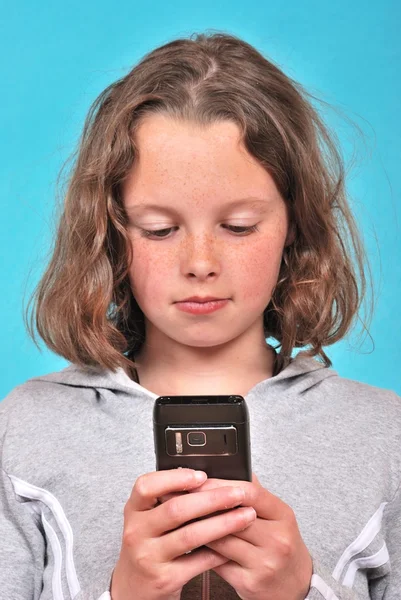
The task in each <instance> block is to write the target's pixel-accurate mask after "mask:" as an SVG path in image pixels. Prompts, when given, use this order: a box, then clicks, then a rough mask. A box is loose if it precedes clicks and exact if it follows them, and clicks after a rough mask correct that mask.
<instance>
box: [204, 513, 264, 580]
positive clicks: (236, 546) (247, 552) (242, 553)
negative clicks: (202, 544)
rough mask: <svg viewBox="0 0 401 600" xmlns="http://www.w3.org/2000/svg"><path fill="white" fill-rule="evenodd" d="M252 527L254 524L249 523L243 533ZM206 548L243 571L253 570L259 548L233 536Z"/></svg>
mask: <svg viewBox="0 0 401 600" xmlns="http://www.w3.org/2000/svg"><path fill="white" fill-rule="evenodd" d="M253 525H254V523H251V524H250V525H249V526H248V527H247V529H246V530H245V531H247V530H248V529H251V528H252V526H253ZM207 547H208V548H210V549H211V550H214V551H215V552H217V553H218V554H220V555H221V556H225V558H226V559H227V560H232V561H234V562H236V563H238V564H239V565H240V566H241V567H243V568H244V569H253V568H254V567H255V565H256V564H257V563H258V561H259V557H260V548H259V547H256V546H254V545H253V544H250V543H249V542H247V541H245V540H242V539H240V538H239V537H237V535H235V534H234V535H227V536H225V537H223V538H220V539H219V540H215V541H213V542H210V543H209V544H208V545H207Z"/></svg>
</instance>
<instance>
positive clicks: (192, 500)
mask: <svg viewBox="0 0 401 600" xmlns="http://www.w3.org/2000/svg"><path fill="white" fill-rule="evenodd" d="M243 499H244V492H243V490H241V489H240V488H238V487H235V488H234V487H232V486H225V487H223V488H219V489H214V490H209V491H205V492H200V493H199V494H197V495H196V496H195V495H190V494H183V495H181V496H178V497H175V498H171V499H170V500H168V501H167V502H164V503H163V504H161V505H160V506H157V507H156V508H155V509H154V510H153V511H152V512H151V513H149V515H148V516H147V528H148V531H149V535H150V536H151V537H159V536H161V535H162V534H164V533H166V532H168V531H172V530H173V529H176V528H177V527H181V526H182V525H185V524H188V521H193V520H194V519H198V518H200V517H205V516H209V515H210V514H211V513H213V512H215V511H219V510H225V509H230V508H234V507H235V506H238V505H239V504H241V503H242V501H243Z"/></svg>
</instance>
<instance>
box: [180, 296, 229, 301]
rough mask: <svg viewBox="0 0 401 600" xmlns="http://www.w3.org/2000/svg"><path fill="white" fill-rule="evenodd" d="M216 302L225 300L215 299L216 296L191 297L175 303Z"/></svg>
mask: <svg viewBox="0 0 401 600" xmlns="http://www.w3.org/2000/svg"><path fill="white" fill-rule="evenodd" d="M218 300H226V298H216V296H191V297H190V298H185V299H184V300H178V301H177V302H217V301H218Z"/></svg>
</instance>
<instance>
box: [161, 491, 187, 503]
mask: <svg viewBox="0 0 401 600" xmlns="http://www.w3.org/2000/svg"><path fill="white" fill-rule="evenodd" d="M187 493H188V492H170V494H164V495H163V496H160V497H159V498H158V500H159V502H160V504H164V502H167V500H170V498H177V496H182V495H183V494H187Z"/></svg>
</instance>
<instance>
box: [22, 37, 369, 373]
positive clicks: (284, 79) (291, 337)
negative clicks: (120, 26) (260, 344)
mask: <svg viewBox="0 0 401 600" xmlns="http://www.w3.org/2000/svg"><path fill="white" fill-rule="evenodd" d="M312 98H314V96H312V95H311V94H310V93H309V92H307V91H306V90H305V89H304V88H303V87H302V86H301V85H300V84H299V83H298V82H296V81H294V80H292V79H291V78H290V77H288V76H287V75H285V74H284V73H283V71H282V70H281V69H280V68H279V67H278V66H276V65H275V64H274V63H273V62H272V61H270V60H268V59H266V58H265V57H264V56H263V55H262V54H261V53H260V52H258V51H257V50H256V49H255V48H254V47H253V46H251V45H250V44H248V43H246V42H245V41H243V40H241V39H240V38H238V37H236V36H234V35H229V34H225V33H218V32H217V33H213V34H210V33H209V34H208V33H198V34H193V35H191V36H190V37H188V38H184V39H176V40H173V41H171V42H169V43H167V44H165V45H163V46H161V47H159V48H156V49H155V50H153V51H152V52H150V53H149V54H147V55H145V56H144V58H143V59H142V60H141V61H140V62H139V63H138V64H137V65H136V66H134V68H133V69H132V70H131V71H130V72H129V73H128V74H127V75H126V76H125V77H122V78H121V79H119V80H117V81H115V82H114V83H112V84H111V85H109V86H108V87H107V88H106V89H105V90H104V91H103V92H102V93H101V94H100V95H99V96H98V98H97V99H96V100H95V101H94V102H93V104H92V105H91V107H90V109H89V113H88V115H87V118H86V121H85V124H84V127H83V131H82V135H81V137H80V140H79V144H78V147H77V150H76V152H75V153H74V156H73V158H74V164H73V168H72V169H71V172H70V175H69V178H68V185H67V187H66V192H65V194H64V196H63V206H62V211H61V213H60V215H59V217H58V221H57V232H56V235H55V237H54V242H53V247H52V249H51V256H50V260H49V264H48V266H47V268H46V270H45V272H44V274H43V276H42V278H41V280H40V281H39V283H38V285H37V286H36V288H35V290H34V292H33V294H32V295H31V297H30V299H29V303H28V306H27V307H26V309H25V312H24V319H25V324H26V327H27V329H28V333H29V335H30V336H31V338H32V339H33V341H34V342H35V343H36V335H35V330H34V329H35V327H34V326H36V329H37V332H38V333H39V335H40V337H41V338H42V339H43V340H44V342H45V344H46V345H47V346H48V347H49V348H50V349H51V350H52V351H54V352H55V353H56V354H58V355H61V356H63V357H64V358H66V359H67V360H68V361H70V362H73V363H75V364H78V365H80V366H82V367H84V368H89V367H94V368H99V367H103V368H106V369H111V370H113V371H114V370H116V369H117V368H118V367H122V368H123V369H124V370H125V372H126V373H127V374H128V375H129V376H131V377H133V378H134V379H136V370H135V360H134V356H135V354H136V353H137V352H138V350H139V349H140V348H141V346H142V344H144V342H145V320H144V315H143V313H142V311H141V309H140V308H139V306H138V304H137V302H136V300H135V298H134V296H133V293H132V290H131V287H130V283H129V278H128V270H129V265H130V262H131V260H132V248H131V243H130V240H129V237H128V234H127V230H126V223H127V217H126V214H125V211H124V207H123V203H122V198H121V184H122V181H123V180H124V178H125V177H126V176H127V174H128V172H129V171H130V169H131V167H132V165H133V163H134V161H135V157H136V155H137V152H138V148H137V146H136V142H135V132H136V130H137V128H138V126H139V124H140V123H141V119H142V118H143V117H144V115H148V114H150V113H162V114H164V115H170V116H172V117H174V118H179V119H181V120H183V121H190V122H195V123H197V124H199V125H202V126H204V127H207V126H208V125H210V124H211V123H215V122H217V121H222V120H229V121H232V122H234V123H235V124H237V126H238V127H239V129H240V132H241V136H242V142H243V144H244V146H245V147H246V149H247V150H248V152H249V153H250V154H251V155H252V156H254V157H255V158H256V159H257V160H258V161H259V163H260V164H261V165H262V166H263V167H264V168H265V169H266V170H267V171H268V172H269V174H270V175H271V176H272V177H273V179H274V181H275V183H276V185H277V187H278V190H279V191H280V193H281V195H282V197H283V199H284V200H285V202H286V203H287V206H288V209H289V215H290V221H291V223H292V226H293V228H294V231H295V239H294V241H293V242H292V243H291V245H290V246H288V247H287V248H286V249H285V251H284V254H283V258H282V264H281V269H280V273H279V278H278V281H277V284H276V286H275V289H274V291H273V294H272V298H271V301H270V302H269V304H268V306H267V307H266V309H265V311H264V317H263V322H264V331H265V336H266V338H274V339H275V340H276V341H277V344H276V350H278V353H277V354H278V364H279V365H280V368H283V367H284V366H286V365H287V364H288V363H289V361H290V359H291V355H292V351H293V349H294V348H304V350H306V351H307V352H308V353H309V354H310V355H312V356H316V357H317V358H320V360H322V361H323V362H324V363H325V364H326V365H327V366H330V365H331V361H330V359H329V358H328V356H327V355H326V354H325V352H324V350H323V348H324V346H327V345H330V344H333V343H334V342H336V341H338V340H340V339H341V338H343V337H344V336H345V334H346V333H347V332H348V331H349V329H350V328H351V326H352V325H353V323H354V320H355V317H356V315H357V313H358V310H359V308H360V305H361V302H362V299H363V296H364V294H365V290H366V274H365V272H364V265H365V261H366V257H365V253H364V250H363V246H362V243H361V238H360V236H359V234H358V232H357V228H356V225H355V221H354V218H353V216H352V213H351V211H350V208H349V204H348V198H347V194H346V190H345V175H344V174H345V168H344V162H343V159H342V156H341V152H340V149H339V144H338V140H337V137H336V135H335V134H334V133H332V132H331V131H329V129H328V127H327V126H326V125H325V124H324V122H323V120H322V118H321V117H320V116H319V114H318V112H317V110H316V109H315V108H314V107H313V104H312V102H311V99H312ZM32 303H33V306H32ZM31 306H32V311H31V312H30V307H31Z"/></svg>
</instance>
